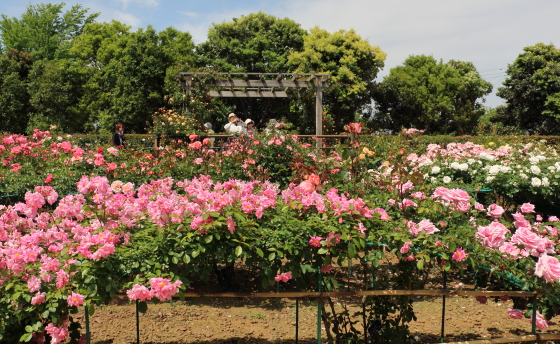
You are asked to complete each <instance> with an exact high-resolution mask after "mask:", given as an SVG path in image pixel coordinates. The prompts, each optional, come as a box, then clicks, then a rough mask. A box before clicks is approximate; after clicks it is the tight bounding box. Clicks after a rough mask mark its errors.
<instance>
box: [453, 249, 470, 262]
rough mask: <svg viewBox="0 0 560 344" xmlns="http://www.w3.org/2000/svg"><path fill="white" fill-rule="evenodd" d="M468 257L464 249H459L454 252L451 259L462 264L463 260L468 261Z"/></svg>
mask: <svg viewBox="0 0 560 344" xmlns="http://www.w3.org/2000/svg"><path fill="white" fill-rule="evenodd" d="M467 257H468V255H467V253H466V252H465V250H463V248H462V247H459V248H458V249H456V250H455V252H453V256H452V257H451V258H453V260H455V261H456V262H462V261H463V260H465V259H467Z"/></svg>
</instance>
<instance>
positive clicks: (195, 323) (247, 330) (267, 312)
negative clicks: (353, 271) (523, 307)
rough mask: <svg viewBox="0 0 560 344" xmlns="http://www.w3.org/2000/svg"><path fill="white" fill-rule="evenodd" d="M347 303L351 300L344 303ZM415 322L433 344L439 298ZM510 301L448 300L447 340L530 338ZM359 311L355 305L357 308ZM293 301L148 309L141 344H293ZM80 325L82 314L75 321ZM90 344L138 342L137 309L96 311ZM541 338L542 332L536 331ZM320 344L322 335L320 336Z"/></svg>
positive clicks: (304, 335) (311, 329) (306, 325)
mask: <svg viewBox="0 0 560 344" xmlns="http://www.w3.org/2000/svg"><path fill="white" fill-rule="evenodd" d="M346 301H351V300H346ZM414 305H415V310H416V315H417V317H418V320H417V321H415V322H412V323H410V330H411V332H412V333H413V334H414V335H415V336H416V337H417V341H418V343H436V342H439V339H440V333H441V332H440V331H441V313H442V312H441V306H442V302H441V298H429V299H428V298H426V297H418V301H417V302H415V304H414ZM508 307H512V303H511V301H507V302H492V301H489V302H488V304H486V305H483V304H480V303H479V302H477V301H476V300H475V298H469V297H461V296H455V297H449V298H447V307H446V314H445V333H446V336H445V340H446V341H448V342H450V341H459V340H475V339H489V338H500V337H511V336H516V335H523V334H529V333H530V332H531V324H530V322H529V321H528V320H527V319H519V320H516V319H511V318H509V316H508V315H507V312H506V310H507V308H508ZM356 309H357V305H356ZM295 316H296V312H295V301H294V300H291V299H282V300H281V301H280V302H279V308H276V301H275V300H274V299H270V300H257V301H255V300H254V299H241V298H220V299H209V298H201V299H195V300H187V301H185V302H182V301H173V303H172V304H170V303H160V304H150V305H149V307H148V311H147V312H146V313H145V314H140V341H141V343H206V344H222V343H224V344H225V343H258V344H277V343H295V330H296V321H295ZM77 319H78V320H80V321H81V323H82V326H83V327H84V328H85V324H84V322H83V320H84V316H83V314H81V315H78V317H77ZM559 322H560V321H559V319H558V318H555V319H552V321H551V322H550V327H549V328H548V329H547V330H546V331H544V332H543V333H560V332H559V331H560V324H559ZM90 326H91V333H92V343H113V344H125V343H135V342H136V318H135V307H134V305H133V304H130V303H128V302H121V304H114V305H109V306H106V307H104V308H102V309H97V310H96V312H95V314H94V315H93V316H92V317H90ZM539 332H540V331H539ZM322 337H323V339H324V338H326V337H325V332H324V331H323V334H322ZM316 338H317V303H316V302H312V301H309V300H301V301H300V306H299V342H300V343H317V340H316Z"/></svg>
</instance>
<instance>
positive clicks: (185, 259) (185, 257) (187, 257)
mask: <svg viewBox="0 0 560 344" xmlns="http://www.w3.org/2000/svg"><path fill="white" fill-rule="evenodd" d="M183 262H185V264H188V263H190V262H191V257H189V255H188V254H186V253H185V255H184V256H183Z"/></svg>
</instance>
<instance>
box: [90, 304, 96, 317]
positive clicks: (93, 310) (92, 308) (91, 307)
mask: <svg viewBox="0 0 560 344" xmlns="http://www.w3.org/2000/svg"><path fill="white" fill-rule="evenodd" d="M88 313H89V316H92V315H93V314H95V306H94V305H92V304H90V305H88Z"/></svg>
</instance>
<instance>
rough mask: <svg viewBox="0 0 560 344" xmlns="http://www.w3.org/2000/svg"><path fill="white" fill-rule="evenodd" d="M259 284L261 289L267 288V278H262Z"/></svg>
mask: <svg viewBox="0 0 560 344" xmlns="http://www.w3.org/2000/svg"><path fill="white" fill-rule="evenodd" d="M261 284H262V287H263V289H267V288H268V278H263V280H262V283H261Z"/></svg>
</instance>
